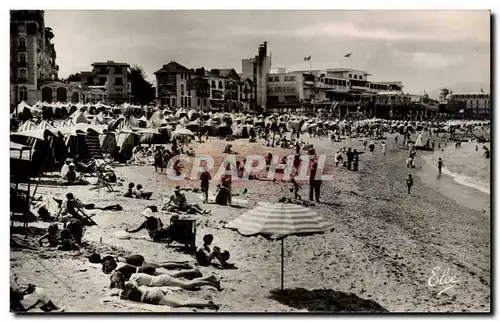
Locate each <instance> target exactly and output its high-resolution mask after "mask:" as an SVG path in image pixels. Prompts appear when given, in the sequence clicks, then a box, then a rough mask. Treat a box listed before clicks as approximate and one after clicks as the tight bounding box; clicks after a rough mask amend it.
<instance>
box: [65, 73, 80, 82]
mask: <svg viewBox="0 0 500 322" xmlns="http://www.w3.org/2000/svg"><path fill="white" fill-rule="evenodd" d="M81 80H82V79H81V77H80V73H76V74H70V75H69V76H68V79H67V81H68V82H79V81H81Z"/></svg>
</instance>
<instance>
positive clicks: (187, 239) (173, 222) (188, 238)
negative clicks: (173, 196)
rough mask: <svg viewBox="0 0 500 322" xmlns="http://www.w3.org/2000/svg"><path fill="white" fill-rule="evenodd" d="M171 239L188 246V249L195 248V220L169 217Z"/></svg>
mask: <svg viewBox="0 0 500 322" xmlns="http://www.w3.org/2000/svg"><path fill="white" fill-rule="evenodd" d="M169 229H171V231H172V235H173V237H174V238H172V239H173V240H175V241H177V242H181V241H182V243H183V244H185V245H187V246H188V248H189V249H191V250H194V249H196V220H195V219H179V218H176V217H173V218H170V227H169Z"/></svg>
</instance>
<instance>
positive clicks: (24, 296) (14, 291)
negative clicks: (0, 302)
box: [10, 278, 64, 312]
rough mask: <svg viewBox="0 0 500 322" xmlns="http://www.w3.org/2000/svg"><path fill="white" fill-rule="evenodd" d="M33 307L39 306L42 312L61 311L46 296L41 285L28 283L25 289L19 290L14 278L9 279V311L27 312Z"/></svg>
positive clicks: (61, 310)
mask: <svg viewBox="0 0 500 322" xmlns="http://www.w3.org/2000/svg"><path fill="white" fill-rule="evenodd" d="M34 308H40V309H41V310H42V311H44V312H63V311H64V309H61V308H59V307H58V306H57V305H55V304H54V302H52V300H51V299H50V298H49V297H48V296H47V294H46V293H45V291H44V290H43V289H42V288H41V287H37V286H35V285H33V284H29V285H28V287H27V288H26V289H25V290H21V288H20V287H19V285H18V284H17V282H16V281H15V280H13V279H12V278H11V280H10V311H11V312H28V311H30V310H32V309H34Z"/></svg>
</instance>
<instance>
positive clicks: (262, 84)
mask: <svg viewBox="0 0 500 322" xmlns="http://www.w3.org/2000/svg"><path fill="white" fill-rule="evenodd" d="M270 69H271V59H270V57H269V56H267V42H266V41H264V42H263V43H262V44H261V45H259V48H258V55H257V56H255V57H254V58H249V59H243V60H242V61H241V70H242V73H241V74H242V78H243V79H246V78H249V79H251V80H252V83H253V84H254V87H255V96H254V99H255V103H256V107H258V108H260V109H262V110H264V111H265V110H266V109H267V79H268V74H269V71H270Z"/></svg>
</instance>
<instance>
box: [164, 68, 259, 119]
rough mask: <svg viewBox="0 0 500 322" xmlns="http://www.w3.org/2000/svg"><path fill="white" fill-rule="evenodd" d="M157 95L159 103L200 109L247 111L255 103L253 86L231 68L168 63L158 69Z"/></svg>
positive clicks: (251, 82) (250, 81)
mask: <svg viewBox="0 0 500 322" xmlns="http://www.w3.org/2000/svg"><path fill="white" fill-rule="evenodd" d="M154 74H155V76H156V95H157V99H158V102H159V103H160V104H161V105H162V106H168V107H175V108H178V107H184V108H189V109H190V108H194V109H198V110H203V111H209V110H212V111H237V110H241V109H243V110H249V109H250V108H252V107H253V105H254V102H255V96H254V92H255V86H254V85H253V81H252V80H250V79H242V78H241V76H240V75H238V73H236V71H235V70H234V69H231V68H230V69H211V70H207V69H205V68H203V67H201V68H197V69H189V68H187V67H185V66H183V65H181V64H179V63H177V62H174V61H172V62H170V63H168V64H167V65H164V66H163V67H162V68H161V69H159V70H157V71H156V72H155V73H154Z"/></svg>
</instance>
